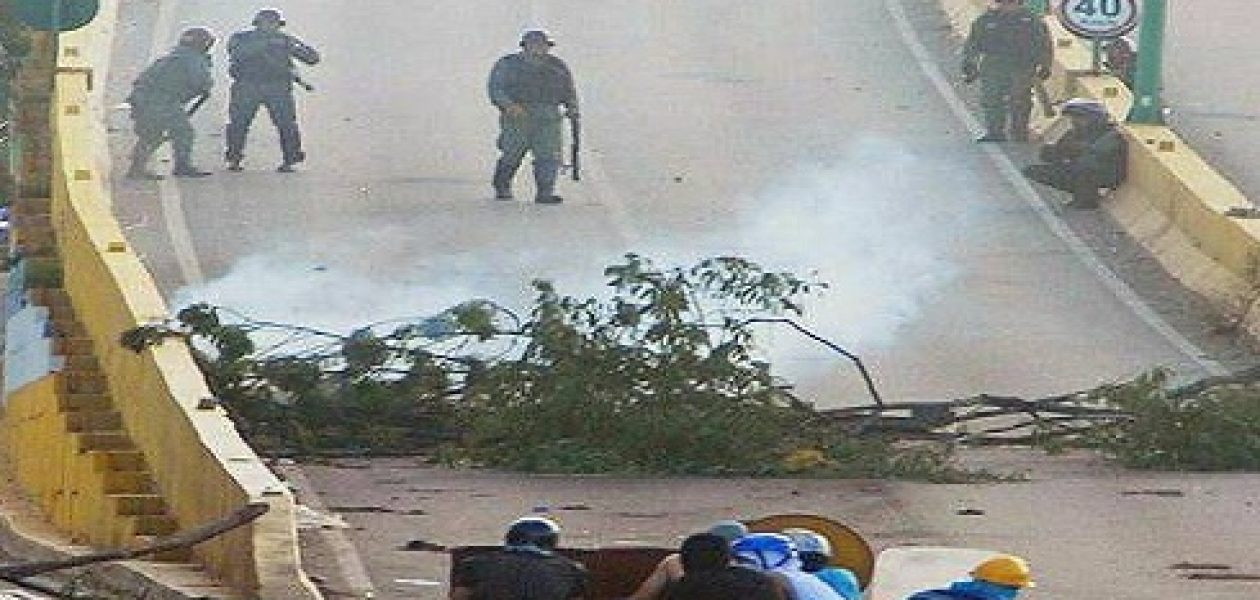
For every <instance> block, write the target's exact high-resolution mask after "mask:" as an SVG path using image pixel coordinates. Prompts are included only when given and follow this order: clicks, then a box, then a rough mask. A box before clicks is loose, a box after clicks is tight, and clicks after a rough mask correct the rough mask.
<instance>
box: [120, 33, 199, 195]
mask: <svg viewBox="0 0 1260 600" xmlns="http://www.w3.org/2000/svg"><path fill="white" fill-rule="evenodd" d="M213 45H214V34H212V33H210V30H209V29H206V28H204V27H192V28H189V29H186V30H184V32H183V33H181V34H180V36H179V44H178V45H177V46H175V48H174V49H173V50H171V52H170V53H169V54H167V55H166V56H163V57H162V58H159V59H157V60H156V61H154V63H153V64H152V65H150V66H149V67H148V68H146V69H145V70H144V71H143V72H141V73H140V76H139V77H137V78H136V80H135V82H134V83H132V86H131V95H130V96H128V97H127V102H128V103H129V104H131V119H132V121H133V122H134V125H135V131H136V144H135V146H134V147H133V148H132V150H131V167H130V168H128V169H127V177H128V178H130V179H149V180H156V179H161V178H162V176H161V175H158V174H156V173H154V172H153V171H150V170H149V167H148V163H149V158H150V157H152V156H153V153H154V152H155V151H156V150H157V149H158V147H159V146H161V145H162V142H164V141H166V139H167V138H169V139H170V140H171V150H172V153H173V154H174V156H175V167H174V169H173V170H172V171H171V174H172V175H174V176H176V177H205V176H206V175H209V174H210V173H209V172H207V171H202V170H201V169H198V168H196V167H194V166H193V164H192V149H193V138H194V136H195V132H194V131H193V127H192V123H191V122H190V121H189V111H188V110H187V109H185V108H184V106H185V105H186V104H187V103H188V102H190V101H192V100H193V99H195V98H198V97H202V98H204V97H207V96H209V94H210V88H211V86H212V85H214V79H213V78H212V77H211V75H210V54H209V52H210V47H211V46H213Z"/></svg>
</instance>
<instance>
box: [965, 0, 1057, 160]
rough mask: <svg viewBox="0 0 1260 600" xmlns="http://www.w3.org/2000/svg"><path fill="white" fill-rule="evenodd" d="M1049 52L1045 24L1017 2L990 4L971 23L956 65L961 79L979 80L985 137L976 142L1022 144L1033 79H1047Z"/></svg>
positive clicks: (1011, 0) (1010, 0)
mask: <svg viewBox="0 0 1260 600" xmlns="http://www.w3.org/2000/svg"><path fill="white" fill-rule="evenodd" d="M1053 52H1054V51H1053V48H1052V47H1051V42H1050V31H1049V29H1048V28H1047V27H1046V24H1045V22H1044V21H1042V20H1041V18H1040V17H1037V16H1036V15H1034V14H1033V13H1032V11H1029V10H1028V9H1027V8H1025V7H1024V6H1023V3H1022V0H993V5H992V6H991V7H990V8H989V9H988V10H987V11H985V12H984V14H982V15H980V16H979V17H978V18H976V20H975V22H973V23H972V24H971V31H970V33H969V34H968V35H967V40H966V42H965V43H964V46H963V63H962V71H963V78H964V79H965V80H967V81H968V82H970V81H974V80H976V79H979V81H980V107H981V109H982V110H983V112H984V126H985V133H984V135H983V136H981V137H980V138H978V139H977V140H976V141H978V142H1003V141H1006V140H1007V139H1014V140H1016V141H1027V140H1028V120H1029V118H1030V117H1031V116H1032V87H1033V78H1034V77H1036V78H1040V79H1047V78H1049V77H1050V67H1051V63H1052V61H1053V59H1054V57H1053ZM1008 120H1009V131H1010V135H1009V137H1008V135H1007V127H1008Z"/></svg>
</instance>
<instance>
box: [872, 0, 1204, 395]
mask: <svg viewBox="0 0 1260 600" xmlns="http://www.w3.org/2000/svg"><path fill="white" fill-rule="evenodd" d="M884 6H885V8H886V9H887V10H888V13H889V14H891V15H892V17H893V21H894V23H895V24H896V25H897V31H898V33H900V34H901V38H902V41H904V42H905V44H906V46H907V47H908V48H909V49H910V53H911V54H913V55H914V59H915V61H916V62H918V63H919V68H920V69H922V70H923V74H924V75H926V76H927V78H928V80H930V81H931V82H932V85H933V87H935V88H936V91H937V93H938V94H940V95H941V97H942V98H943V99H944V100H945V103H946V104H948V105H949V108H950V111H951V112H953V113H954V116H955V117H957V118H958V120H959V121H962V123H963V124H964V125H965V126H966V127H967V129H969V130H971V131H972V132H974V133H979V132H980V129H981V127H980V123H979V122H978V121H977V120H976V118H975V117H973V116H972V115H971V111H969V110H967V106H966V105H965V104H963V101H962V99H961V98H959V97H958V94H956V93H955V92H954V88H953V86H951V85H950V84H949V82H948V81H947V80H946V79H945V76H944V75H943V74H942V73H941V70H940V68H939V67H937V65H936V61H935V60H933V58H932V54H931V53H930V52H928V50H927V48H926V47H924V45H923V43H922V42H920V41H919V39H918V37H917V36H916V35H915V33H914V28H913V27H911V25H910V20H909V19H908V18H907V17H906V13H905V8H904V6H903V5H902V3H901V0H884ZM982 149H983V151H984V153H985V154H986V155H988V157H989V160H991V161H993V163H994V165H996V166H997V168H998V170H999V171H1001V172H1002V175H1003V176H1005V177H1006V179H1007V181H1009V182H1010V184H1011V186H1012V187H1014V188H1015V191H1016V192H1018V194H1019V197H1020V198H1021V199H1023V200H1024V202H1025V203H1026V204H1027V205H1028V206H1029V207H1031V208H1032V209H1033V212H1035V213H1037V216H1038V217H1041V220H1042V221H1044V222H1045V224H1046V226H1047V227H1049V228H1050V230H1051V231H1053V232H1054V234H1055V235H1056V236H1058V238H1059V239H1061V240H1063V243H1065V244H1067V246H1068V249H1069V250H1071V251H1072V254H1075V255H1076V257H1077V258H1078V259H1080V261H1081V262H1083V263H1085V266H1087V267H1089V269H1090V270H1092V271H1093V272H1094V274H1095V275H1097V276H1098V279H1099V280H1100V281H1101V282H1102V283H1103V285H1104V286H1106V287H1107V289H1108V290H1110V291H1111V293H1112V294H1114V295H1115V296H1116V298H1117V299H1119V300H1120V302H1121V303H1123V304H1124V305H1126V306H1128V307H1129V310H1132V311H1133V313H1134V314H1135V315H1137V317H1138V318H1139V319H1141V320H1142V321H1143V322H1145V323H1146V324H1147V326H1149V327H1150V328H1151V329H1154V330H1155V331H1156V332H1157V333H1158V334H1159V335H1160V336H1162V337H1163V338H1164V339H1165V340H1166V341H1167V342H1168V343H1169V344H1171V345H1172V346H1173V347H1175V348H1176V349H1177V350H1178V351H1180V352H1181V353H1182V354H1185V355H1186V356H1187V357H1189V358H1190V360H1192V361H1193V362H1194V363H1195V364H1197V365H1199V367H1200V368H1202V369H1203V370H1204V371H1206V372H1207V373H1209V374H1211V375H1225V374H1227V373H1229V370H1228V369H1226V368H1225V367H1224V366H1222V365H1221V364H1220V363H1219V362H1217V361H1215V360H1213V359H1211V358H1208V357H1207V355H1206V354H1205V353H1204V352H1203V350H1201V349H1200V348H1199V347H1198V346H1196V345H1195V344H1194V343H1193V342H1191V341H1190V340H1188V339H1186V337H1185V336H1183V335H1181V333H1180V332H1178V331H1177V330H1176V329H1174V328H1173V327H1172V326H1171V325H1169V324H1168V322H1167V321H1165V320H1164V319H1163V318H1162V317H1160V316H1159V314H1158V313H1156V312H1155V311H1154V310H1152V309H1151V307H1150V306H1148V305H1147V304H1146V303H1145V302H1144V301H1142V299H1141V298H1140V297H1139V296H1138V295H1137V293H1136V292H1134V291H1133V289H1132V288H1130V287H1129V286H1128V284H1126V283H1125V282H1124V281H1122V280H1121V279H1120V278H1119V277H1117V276H1116V274H1115V273H1114V272H1112V271H1111V269H1109V268H1107V266H1106V265H1104V264H1103V263H1102V261H1100V260H1098V257H1097V256H1095V255H1094V253H1093V251H1092V250H1090V249H1089V246H1088V245H1086V244H1085V242H1083V241H1082V240H1081V239H1080V237H1078V236H1077V235H1076V234H1075V233H1073V232H1072V230H1071V229H1069V228H1068V226H1067V225H1066V224H1064V223H1063V221H1061V220H1060V219H1059V218H1058V216H1056V215H1055V213H1054V211H1052V210H1051V209H1050V207H1049V205H1048V204H1047V203H1046V201H1045V200H1044V199H1043V198H1042V197H1041V196H1040V195H1038V194H1037V191H1036V190H1034V189H1033V187H1032V185H1031V184H1030V183H1028V180H1027V179H1025V178H1024V175H1023V174H1022V173H1020V171H1019V168H1017V167H1016V166H1015V163H1013V162H1011V159H1010V157H1008V156H1007V155H1006V153H1004V152H1002V150H1001V149H1000V148H998V147H996V146H993V145H984V146H983V148H982Z"/></svg>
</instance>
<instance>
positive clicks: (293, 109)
mask: <svg viewBox="0 0 1260 600" xmlns="http://www.w3.org/2000/svg"><path fill="white" fill-rule="evenodd" d="M284 25H285V22H284V19H283V18H282V17H281V16H280V11H278V10H275V9H271V8H266V9H263V10H260V11H258V14H256V15H255V16H254V20H253V26H254V28H253V29H249V30H246V31H240V32H237V33H234V34H232V37H231V38H229V39H228V59H229V60H230V61H231V64H230V65H229V68H228V73H229V74H230V75H231V76H232V80H233V81H232V88H231V97H230V99H229V101H228V125H227V132H226V134H227V153H226V155H225V158H226V159H227V163H228V170H229V171H240V170H241V160H242V159H243V158H244V151H245V138H246V136H247V135H248V134H249V126H250V123H252V122H253V120H254V116H255V115H256V114H258V108H259V107H260V106H265V107H267V113H268V114H269V115H270V116H271V122H272V123H273V124H275V126H276V131H277V132H278V133H279V134H280V151H281V153H282V154H283V158H282V161H281V163H280V166H279V168H277V169H276V170H277V171H279V172H281V173H291V172H293V166H294V165H296V164H297V163H300V162H302V161H303V160H305V159H306V153H305V152H303V151H302V135H301V133H300V131H299V129H298V121H297V103H296V102H295V101H294V98H293V84H294V83H295V82H299V83H300V82H301V80H300V78H298V76H297V73H296V71H295V67H294V64H293V60H294V59H297V60H298V61H300V62H302V63H304V64H307V65H314V64H317V63H319V59H320V57H319V52H317V51H316V50H315V49H314V48H312V47H311V46H309V45H307V44H305V43H303V42H302V41H301V40H299V39H298V38H296V37H293V36H291V35H288V34H286V33H283V32H281V31H280V28H282V27H284Z"/></svg>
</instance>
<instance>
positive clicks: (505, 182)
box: [488, 30, 578, 204]
mask: <svg viewBox="0 0 1260 600" xmlns="http://www.w3.org/2000/svg"><path fill="white" fill-rule="evenodd" d="M554 45H555V42H553V41H552V40H551V37H550V36H548V35H547V32H545V31H541V30H531V31H526V32H525V34H524V35H522V36H521V51H520V52H518V53H515V54H509V55H507V56H504V57H503V58H500V59H499V60H498V62H496V63H495V64H494V68H493V69H492V70H491V71H490V82H489V85H488V87H489V92H490V102H491V103H492V104H494V105H495V106H496V107H498V109H499V140H498V147H499V151H500V152H501V154H500V156H499V161H498V163H497V164H495V167H494V179H493V183H494V197H495V198H497V199H499V200H511V199H512V178H513V177H515V176H516V170H517V169H519V168H520V166H521V161H522V160H524V158H525V154H526V153H527V152H532V153H533V154H534V183H535V184H536V185H537V186H538V192H537V194H536V195H535V197H534V200H535V201H536V202H539V203H541V204H559V203H560V202H563V201H564V200H563V198H561V197H560V196H557V195H556V193H555V188H556V175H557V173H558V172H559V171H560V154H561V150H562V148H561V122H562V120H563V119H564V117H565V116H567V117H568V118H570V119H577V118H578V103H577V88H576V86H575V85H574V83H573V75H572V73H570V72H569V67H568V66H567V65H565V63H564V61H563V60H560V59H559V58H557V57H555V56H552V55H551V54H549V53H550V52H551V47H552V46H554ZM560 106H564V107H565V115H561V113H560Z"/></svg>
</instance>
